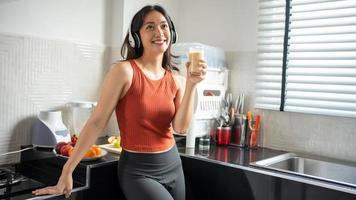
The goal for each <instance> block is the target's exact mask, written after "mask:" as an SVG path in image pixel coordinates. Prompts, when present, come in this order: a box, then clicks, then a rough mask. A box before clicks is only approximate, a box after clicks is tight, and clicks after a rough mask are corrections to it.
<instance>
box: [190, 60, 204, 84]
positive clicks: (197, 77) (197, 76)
mask: <svg viewBox="0 0 356 200" xmlns="http://www.w3.org/2000/svg"><path fill="white" fill-rule="evenodd" d="M190 64H191V63H190V62H187V63H186V64H185V66H186V69H187V83H191V84H193V85H195V84H197V83H199V82H201V81H202V80H204V79H205V75H206V72H207V67H208V65H207V63H206V62H205V60H200V61H199V68H198V70H197V71H196V72H194V73H191V72H189V67H190Z"/></svg>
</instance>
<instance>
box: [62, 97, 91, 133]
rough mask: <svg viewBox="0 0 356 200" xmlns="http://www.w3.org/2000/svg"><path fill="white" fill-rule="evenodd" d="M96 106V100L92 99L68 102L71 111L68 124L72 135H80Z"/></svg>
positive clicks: (67, 105)
mask: <svg viewBox="0 0 356 200" xmlns="http://www.w3.org/2000/svg"><path fill="white" fill-rule="evenodd" d="M95 106H96V102H90V101H72V102H68V103H67V104H66V107H67V109H68V112H69V113H68V119H67V124H68V127H69V130H70V132H71V134H72V135H74V134H75V135H77V136H79V133H80V131H81V130H82V129H83V127H84V125H85V123H86V122H87V120H88V119H89V117H90V115H91V113H92V112H93V111H94V109H95Z"/></svg>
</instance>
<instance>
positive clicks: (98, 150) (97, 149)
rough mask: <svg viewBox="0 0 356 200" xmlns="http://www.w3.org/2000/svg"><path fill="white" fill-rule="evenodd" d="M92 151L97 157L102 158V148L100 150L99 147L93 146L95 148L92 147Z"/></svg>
mask: <svg viewBox="0 0 356 200" xmlns="http://www.w3.org/2000/svg"><path fill="white" fill-rule="evenodd" d="M91 149H92V150H93V151H94V152H95V155H96V156H100V154H101V148H100V147H99V146H97V145H93V146H92V147H91Z"/></svg>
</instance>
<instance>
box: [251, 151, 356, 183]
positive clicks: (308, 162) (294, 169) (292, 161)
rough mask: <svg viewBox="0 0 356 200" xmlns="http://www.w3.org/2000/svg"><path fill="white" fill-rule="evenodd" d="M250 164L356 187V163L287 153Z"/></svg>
mask: <svg viewBox="0 0 356 200" xmlns="http://www.w3.org/2000/svg"><path fill="white" fill-rule="evenodd" d="M250 165H253V166H256V167H262V168H265V169H271V170H277V171H281V172H286V173H291V174H297V175H301V176H307V177H312V178H317V179H321V180H326V181H331V182H334V183H341V184H345V185H349V186H353V187H356V165H354V164H353V163H347V164H345V163H344V162H342V163H341V161H335V160H330V159H325V158H319V159H318V158H317V159H316V158H314V157H312V156H307V155H301V154H295V153H286V154H282V155H279V156H275V157H272V158H268V159H264V160H260V161H256V162H253V163H250Z"/></svg>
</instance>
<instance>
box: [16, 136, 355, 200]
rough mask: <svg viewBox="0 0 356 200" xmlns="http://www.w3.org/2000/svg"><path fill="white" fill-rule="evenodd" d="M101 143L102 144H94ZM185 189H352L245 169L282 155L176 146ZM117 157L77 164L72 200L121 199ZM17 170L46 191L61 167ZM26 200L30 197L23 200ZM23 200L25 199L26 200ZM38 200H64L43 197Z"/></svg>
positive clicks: (268, 194)
mask: <svg viewBox="0 0 356 200" xmlns="http://www.w3.org/2000/svg"><path fill="white" fill-rule="evenodd" d="M103 141H106V138H101V140H99V141H98V142H99V143H102V142H103ZM177 146H178V150H179V152H180V155H181V159H182V163H183V169H184V173H185V179H186V186H187V190H186V191H187V200H198V199H204V200H206V199H224V200H225V199H243V200H249V199H251V200H253V199H254V200H279V199H288V200H305V199H307V200H308V199H310V200H318V199H322V200H328V199H333V200H334V199H338V200H349V199H350V200H351V199H356V188H353V187H349V186H345V185H342V184H335V183H330V182H327V181H321V180H316V179H312V178H306V177H301V176H297V175H290V174H286V173H281V172H275V171H269V170H264V169H260V168H256V167H253V166H250V165H249V163H250V162H254V161H257V160H261V159H265V158H270V157H273V156H276V155H280V154H283V153H285V152H283V151H278V150H272V149H267V148H257V149H247V148H239V147H234V146H216V145H214V144H211V146H210V149H209V151H199V149H198V147H197V148H195V149H186V148H185V146H184V145H183V144H182V143H181V142H178V143H177ZM118 159H119V155H118V154H113V153H108V154H107V155H106V156H104V157H102V158H100V159H98V160H94V161H90V162H81V163H80V164H79V165H78V167H77V168H76V170H75V172H74V182H75V187H74V193H73V194H72V196H71V199H85V200H90V199H106V200H110V199H125V198H124V196H123V194H122V192H121V190H120V187H119V183H118V181H117V167H118ZM21 160H22V162H21V163H20V164H19V165H18V170H19V171H20V172H21V173H23V174H25V175H26V176H28V177H31V178H34V179H37V180H40V181H41V182H43V183H45V184H46V185H52V184H55V183H56V181H57V179H58V177H59V175H60V171H61V167H62V166H63V164H64V163H65V160H64V159H63V158H59V157H56V156H55V154H54V153H53V152H44V151H40V150H30V151H27V152H23V154H22V159H21ZM30 197H31V195H30V194H29V196H28V198H30ZM26 198H27V197H26ZM42 199H64V197H63V196H62V195H61V196H56V197H53V196H48V197H44V198H42Z"/></svg>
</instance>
